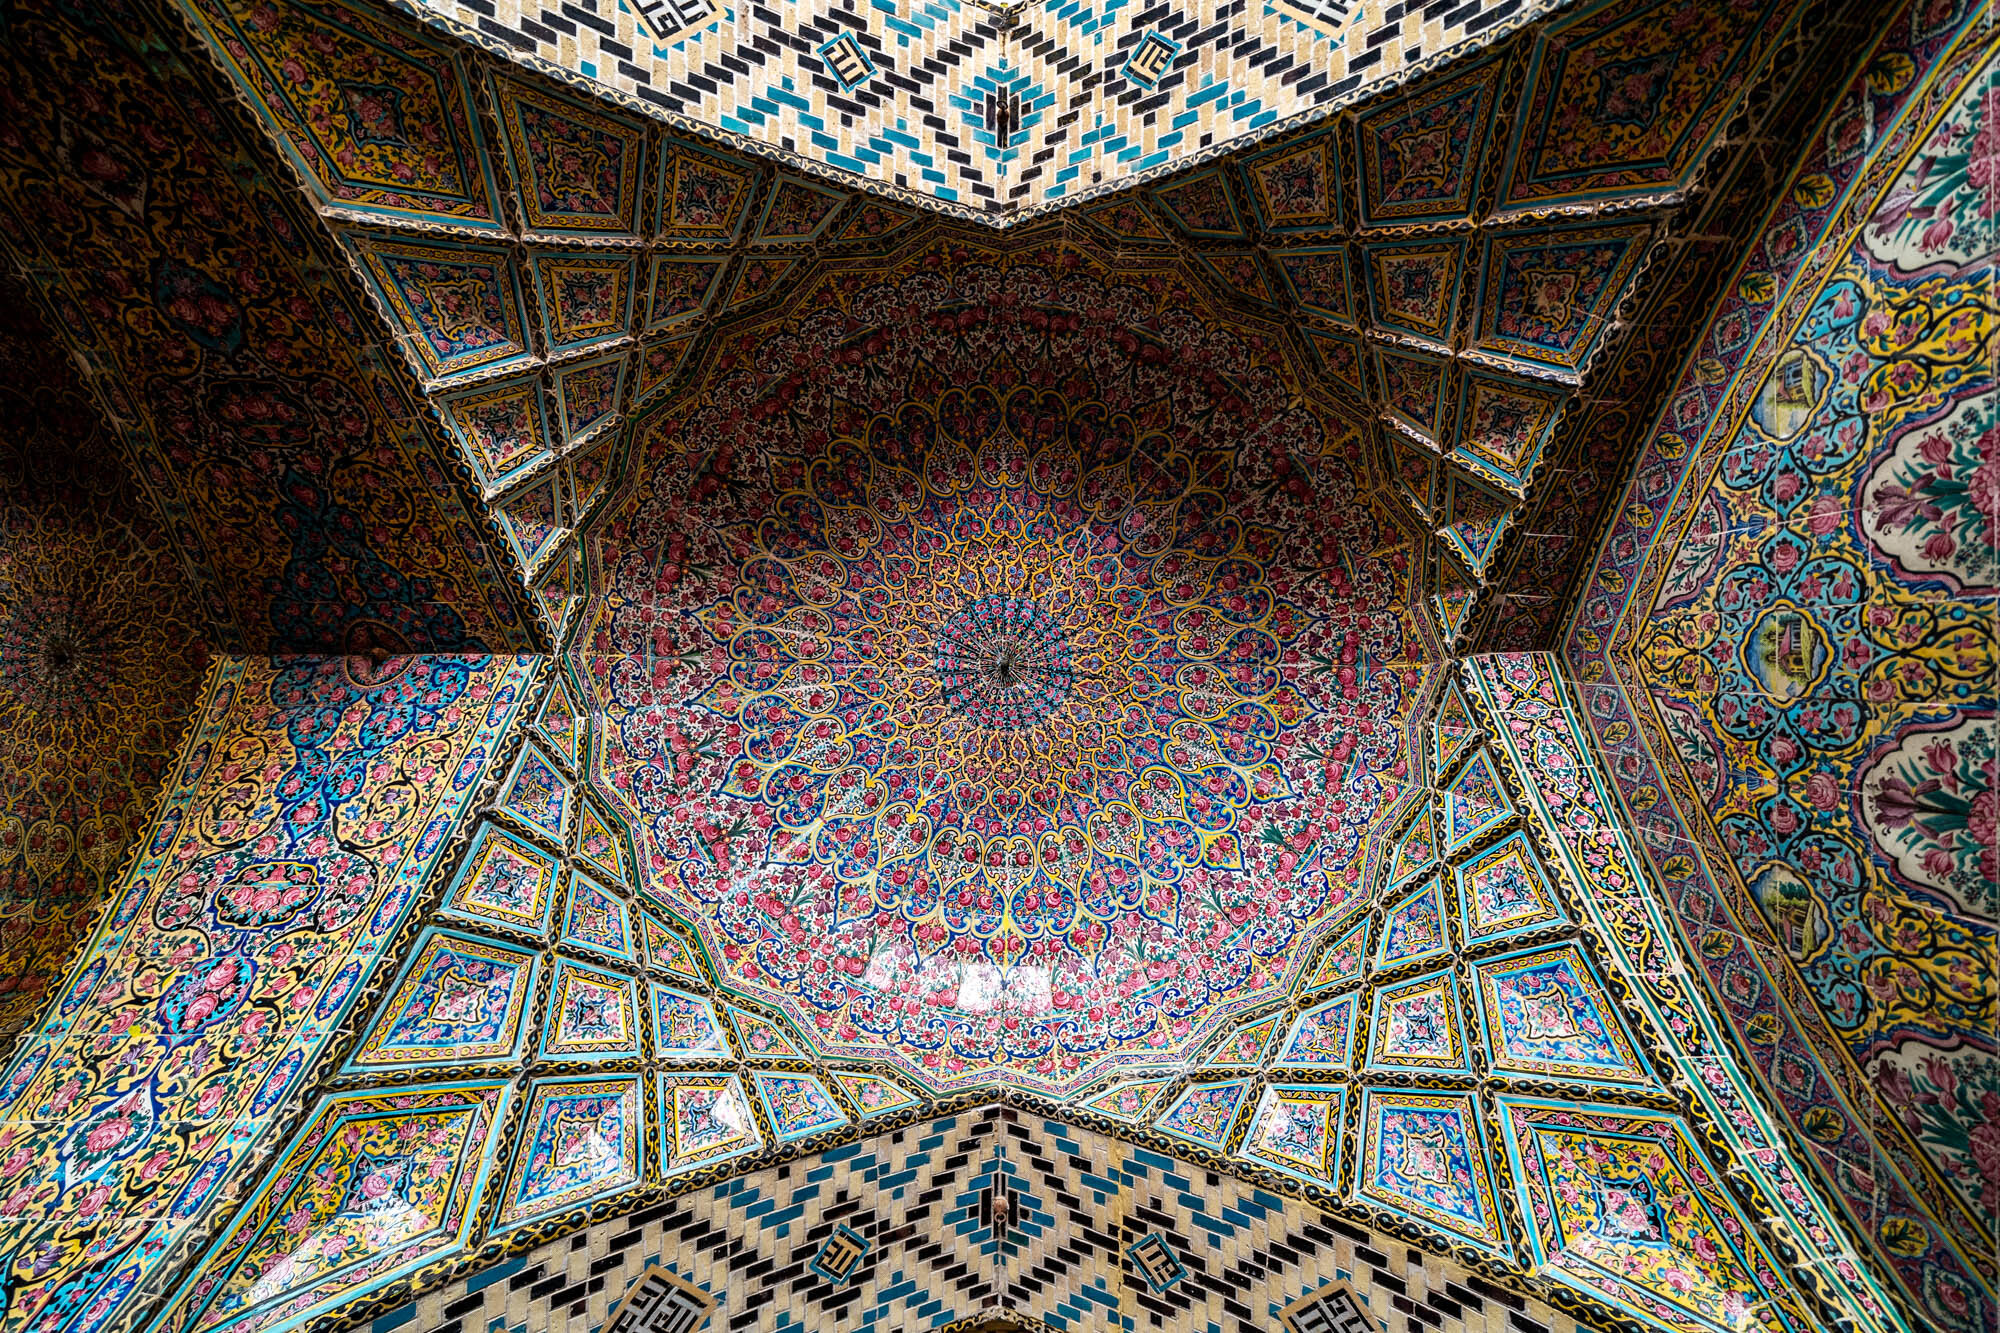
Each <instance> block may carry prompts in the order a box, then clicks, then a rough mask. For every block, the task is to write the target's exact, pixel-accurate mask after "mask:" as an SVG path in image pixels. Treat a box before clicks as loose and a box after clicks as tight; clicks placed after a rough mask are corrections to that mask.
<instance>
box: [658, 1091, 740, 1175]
mask: <svg viewBox="0 0 2000 1333" xmlns="http://www.w3.org/2000/svg"><path fill="white" fill-rule="evenodd" d="M659 1080H660V1174H662V1175H663V1176H666V1177H667V1178H669V1179H671V1178H673V1177H674V1176H679V1175H685V1174H687V1173H688V1172H689V1171H693V1170H696V1169H698V1168H700V1167H703V1166H707V1165H710V1164H711V1163H715V1162H726V1161H729V1160H730V1159H732V1158H736V1157H744V1156H747V1155H748V1154H750V1153H754V1152H756V1151H757V1150H758V1149H760V1148H762V1147H763V1146H764V1135H763V1132H762V1131H761V1130H759V1129H758V1128H757V1117H756V1115H755V1114H754V1113H753V1112H752V1111H751V1110H750V1102H749V1100H748V1099H747V1098H746V1097H745V1096H744V1095H743V1083H742V1081H741V1080H740V1079H738V1078H737V1077H736V1075H734V1074H661V1075H660V1076H659Z"/></svg>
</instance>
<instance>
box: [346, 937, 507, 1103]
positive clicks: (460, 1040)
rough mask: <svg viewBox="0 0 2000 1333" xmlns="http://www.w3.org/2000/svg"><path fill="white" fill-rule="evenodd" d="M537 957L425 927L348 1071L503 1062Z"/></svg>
mask: <svg viewBox="0 0 2000 1333" xmlns="http://www.w3.org/2000/svg"><path fill="white" fill-rule="evenodd" d="M540 970H541V959H540V956H539V955H538V954H536V953H535V952H534V951H532V950H529V949H523V948H520V947H518V946H512V945H507V944H502V943H500V942H499V941H497V940H482V939H479V938H477V937H475V936H472V935H463V934H460V933H459V932H457V931H453V930H446V929H443V928H440V927H437V926H432V927H430V928H429V929H427V930H425V932H424V933H423V935H422V936H420V937H419V938H418V940H417V943H416V946H415V948H414V949H413V950H412V953H411V957H410V961H408V962H407V963H405V964H404V965H403V968H402V971H401V972H400V973H399V974H398V975H397V977H396V980H395V982H394V983H393V984H392V985H391V987H390V990H389V998H388V1000H387V1002H386V1003H384V1005H383V1006H382V1010H381V1012H380V1014H379V1015H377V1017H376V1019H375V1023H374V1026H373V1027H371V1028H370V1029H369V1032H368V1035H367V1037H366V1038H365V1039H364V1040H363V1041H362V1043H361V1046H360V1048H359V1049H358V1050H356V1051H355V1053H354V1054H353V1055H352V1056H351V1057H349V1059H348V1062H347V1068H348V1069H349V1070H359V1069H374V1068H393V1069H411V1068H421V1067H424V1066H436V1065H478V1064H481V1063H492V1062H500V1061H510V1060H513V1059H515V1058H517V1057H518V1056H519V1055H520V1052H521V1046H522V1039H523V1037H524V1036H525V1029H524V1025H523V1022H522V1019H523V1016H524V1015H525V1014H526V1013H527V1009H528V1005H529V1003H530V1002H531V1001H532V999H533V998H534V992H535V981H536V978H537V977H538V976H539V975H540Z"/></svg>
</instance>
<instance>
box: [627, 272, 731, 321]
mask: <svg viewBox="0 0 2000 1333" xmlns="http://www.w3.org/2000/svg"><path fill="white" fill-rule="evenodd" d="M651 264H652V267H651V268H650V270H649V275H648V279H647V290H648V291H649V292H650V293H651V295H650V296H649V297H648V298H647V303H646V328H647V330H648V331H649V332H651V331H653V330H657V329H667V328H672V327H674V326H675V325H677V324H684V323H687V322H688V321H689V320H692V319H694V318H696V317H697V316H699V315H701V314H702V313H703V312H704V311H706V310H707V309H708V306H709V302H710V301H712V300H713V299H714V297H715V289H716V287H717V285H718V284H719V283H720V282H721V281H722V271H723V270H724V269H726V268H728V267H729V257H728V256H727V255H712V256H711V255H674V254H666V255H654V256H653V257H652V261H651Z"/></svg>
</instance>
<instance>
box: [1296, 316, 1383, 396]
mask: <svg viewBox="0 0 2000 1333" xmlns="http://www.w3.org/2000/svg"><path fill="white" fill-rule="evenodd" d="M1300 299H1301V300H1303V299H1304V298H1303V297H1302V298H1300ZM1301 331H1302V332H1303V333H1304V334H1305V342H1306V346H1307V347H1308V348H1309V349H1310V350H1311V351H1312V354H1313V357H1314V358H1315V360H1317V361H1318V363H1319V368H1320V371H1321V372H1322V373H1323V374H1325V376H1326V377H1327V378H1328V379H1329V380H1331V381H1332V382H1333V384H1334V386H1335V387H1337V388H1338V389H1340V390H1342V391H1343V392H1345V393H1346V395H1347V396H1348V397H1349V398H1352V399H1354V400H1356V401H1366V400H1367V397H1368V362H1367V358H1366V357H1365V356H1364V355H1363V354H1362V350H1361V340H1360V339H1359V338H1351V337H1348V336H1346V335H1344V334H1339V333H1326V332H1322V331H1320V330H1318V329H1314V328H1311V327H1310V326H1308V327H1306V328H1304V329H1303V330H1301Z"/></svg>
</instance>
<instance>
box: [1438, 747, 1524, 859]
mask: <svg viewBox="0 0 2000 1333" xmlns="http://www.w3.org/2000/svg"><path fill="white" fill-rule="evenodd" d="M1513 813H1514V803H1513V801H1511V800H1509V799H1508V797H1507V793H1506V792H1505V791H1503V790H1501V787H1500V779H1499V778H1498V777H1497V776H1496V775H1495V774H1494V771H1493V760H1492V757H1491V756H1490V755H1488V754H1487V752H1486V751H1484V750H1481V751H1480V752H1479V753H1477V754H1475V755H1474V756H1473V757H1472V758H1471V759H1470V760H1468V761H1467V763H1466V765H1465V767H1464V768H1462V769H1460V770H1459V773H1458V776H1457V777H1455V778H1453V779H1452V780H1451V782H1450V783H1449V784H1448V785H1447V786H1446V787H1445V793H1444V838H1445V852H1446V854H1447V855H1451V854H1455V853H1457V852H1458V851H1459V850H1460V849H1461V848H1463V847H1464V846H1465V845H1466V844H1467V843H1470V842H1472V841H1473V840H1474V839H1476V838H1477V837H1479V835H1480V834H1482V833H1484V832H1486V831H1487V830H1488V829H1491V828H1497V827H1499V826H1500V825H1501V824H1504V823H1506V822H1507V820H1508V819H1509V818H1511V817H1512V816H1513Z"/></svg>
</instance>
